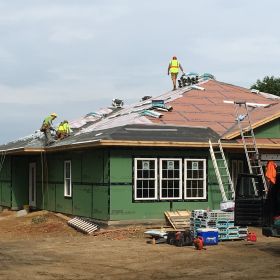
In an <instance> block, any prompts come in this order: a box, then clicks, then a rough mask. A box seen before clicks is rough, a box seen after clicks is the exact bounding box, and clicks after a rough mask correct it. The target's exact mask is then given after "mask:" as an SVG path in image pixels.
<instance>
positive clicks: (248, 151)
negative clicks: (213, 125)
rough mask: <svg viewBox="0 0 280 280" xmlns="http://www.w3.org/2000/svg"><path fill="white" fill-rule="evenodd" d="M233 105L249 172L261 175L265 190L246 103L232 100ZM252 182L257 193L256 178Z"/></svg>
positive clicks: (265, 187) (265, 188)
mask: <svg viewBox="0 0 280 280" xmlns="http://www.w3.org/2000/svg"><path fill="white" fill-rule="evenodd" d="M234 105H235V115H236V120H237V123H238V127H239V130H240V134H241V138H242V142H243V146H244V150H245V155H246V159H247V164H248V169H249V172H250V174H253V175H259V176H261V177H262V182H263V185H264V190H265V191H266V192H267V183H266V180H265V176H264V172H263V169H262V165H261V160H260V154H259V151H258V147H257V144H256V138H255V134H254V131H253V128H252V125H251V120H250V115H249V110H248V105H247V104H246V102H245V101H236V102H234ZM241 111H242V112H241ZM252 183H253V187H254V191H255V194H256V195H257V184H258V180H257V179H252Z"/></svg>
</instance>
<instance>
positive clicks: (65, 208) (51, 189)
mask: <svg viewBox="0 0 280 280" xmlns="http://www.w3.org/2000/svg"><path fill="white" fill-rule="evenodd" d="M45 158H46V160H45V164H44V166H43V169H44V182H43V192H42V180H41V179H40V178H38V182H37V205H38V208H40V209H47V210H50V211H56V212H61V213H65V214H71V215H77V216H83V217H90V218H94V219H99V220H108V219H109V213H108V212H109V210H108V207H109V204H108V201H109V197H108V196H109V191H108V190H109V187H108V182H109V176H108V162H109V158H108V153H107V152H106V151H105V150H88V151H83V152H80V151H78V152H65V153H60V154H47V155H46V156H45ZM65 160H70V161H71V173H72V196H71V197H65V196H64V161H65ZM40 167H41V166H40ZM42 193H43V194H44V195H42ZM43 201H44V206H42V205H43Z"/></svg>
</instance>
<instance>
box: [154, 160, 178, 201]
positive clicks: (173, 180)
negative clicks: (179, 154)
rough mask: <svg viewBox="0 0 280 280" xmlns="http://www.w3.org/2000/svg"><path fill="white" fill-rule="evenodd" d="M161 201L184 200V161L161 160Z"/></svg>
mask: <svg viewBox="0 0 280 280" xmlns="http://www.w3.org/2000/svg"><path fill="white" fill-rule="evenodd" d="M159 170H160V181H159V184H160V185H159V189H160V199H162V200H164V199H168V200H171V199H181V198H182V160H181V159H171V158H161V159H160V168H159Z"/></svg>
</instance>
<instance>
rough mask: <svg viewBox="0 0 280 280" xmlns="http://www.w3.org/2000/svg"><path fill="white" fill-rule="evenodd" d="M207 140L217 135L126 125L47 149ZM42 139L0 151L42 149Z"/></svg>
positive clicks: (79, 136)
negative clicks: (117, 142) (85, 144)
mask: <svg viewBox="0 0 280 280" xmlns="http://www.w3.org/2000/svg"><path fill="white" fill-rule="evenodd" d="M208 139H211V140H218V139H219V135H218V134H217V133H216V132H214V131H213V130H212V129H210V128H203V127H183V126H162V125H135V124H134V125H126V126H120V127H114V128H110V129H106V130H96V131H92V132H89V133H82V134H77V133H76V134H75V135H71V136H69V137H67V138H65V139H63V140H60V141H56V142H55V143H54V144H52V145H51V146H49V147H60V146H69V145H74V144H79V143H83V142H90V141H92V142H93V141H95V140H96V141H98V140H112V141H114V140H124V141H168V142H208ZM43 143H44V138H41V139H40V138H39V137H37V138H35V139H32V140H31V139H30V140H29V141H28V140H24V141H22V140H19V141H15V142H10V143H8V144H6V145H2V146H0V150H6V149H15V148H20V147H25V148H41V147H43ZM61 148H62V149H63V147H61Z"/></svg>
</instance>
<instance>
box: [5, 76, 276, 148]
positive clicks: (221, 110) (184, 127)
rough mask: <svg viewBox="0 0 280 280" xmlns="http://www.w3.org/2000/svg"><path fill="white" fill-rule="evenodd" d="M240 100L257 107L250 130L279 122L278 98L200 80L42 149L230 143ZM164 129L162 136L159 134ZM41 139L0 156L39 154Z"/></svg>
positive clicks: (89, 121) (76, 128) (110, 112)
mask: <svg viewBox="0 0 280 280" xmlns="http://www.w3.org/2000/svg"><path fill="white" fill-rule="evenodd" d="M153 100H160V101H162V102H164V104H165V105H166V106H167V107H168V109H166V108H154V107H153V102H152V101H153ZM240 100H242V101H245V102H251V103H254V104H257V105H258V104H259V105H260V106H262V107H260V108H258V107H257V108H254V107H250V117H251V122H252V126H253V127H254V128H256V127H258V126H260V125H263V124H265V123H267V122H270V121H272V120H274V119H276V118H279V117H280V98H279V97H277V96H274V95H271V94H266V93H260V92H257V91H253V92H251V91H250V90H249V89H246V88H242V87H239V86H234V85H231V84H227V83H223V82H220V81H216V80H213V79H200V80H199V83H198V84H196V85H190V86H186V87H184V88H180V89H178V90H176V91H170V92H167V93H164V94H162V95H160V96H157V97H156V98H151V99H148V100H145V101H140V102H136V103H134V104H131V105H128V106H125V107H123V108H117V109H116V108H112V107H110V108H105V109H102V110H99V111H97V112H91V113H89V114H87V115H85V116H84V117H82V118H80V119H78V120H75V121H72V122H70V126H71V127H72V128H73V134H72V136H70V137H68V138H67V139H64V140H62V141H59V142H57V143H55V144H53V145H51V146H50V147H47V149H48V150H55V149H66V148H67V147H68V146H71V147H73V146H75V145H76V146H75V147H78V146H84V145H85V143H88V145H89V143H91V144H90V145H101V143H102V145H105V143H107V145H109V144H110V145H115V144H116V145H120V146H121V145H123V143H126V144H127V145H134V144H135V145H150V144H151V143H153V144H155V145H167V146H170V145H171V144H170V143H173V144H172V145H177V144H175V143H180V145H182V143H184V145H185V146H187V145H190V143H196V144H195V145H198V144H197V143H200V144H201V145H202V146H203V145H204V144H203V143H207V141H208V138H212V139H215V138H217V137H218V138H223V139H228V140H231V139H234V138H236V137H237V136H239V129H238V126H237V123H236V116H235V108H234V104H233V101H240ZM264 105H265V107H264ZM171 108H172V110H171ZM169 109H170V110H169ZM145 129H146V130H145ZM164 129H165V132H163V133H161V131H164ZM168 129H171V130H170V131H168ZM167 131H168V133H166V132H167ZM171 132H172V133H171ZM180 134H181V136H180ZM42 137H43V135H42V134H41V133H40V132H39V133H37V134H33V135H30V136H28V137H26V138H24V139H18V140H16V141H13V142H10V143H8V144H7V145H2V146H0V151H1V150H11V149H17V150H20V149H23V150H25V151H27V150H28V151H31V150H36V149H38V150H40V149H41V150H42V149H43V148H44V147H43V145H42V143H43V141H42ZM207 137H208V138H207ZM218 138H217V139H218ZM128 141H130V142H128ZM131 141H132V142H134V143H132V142H131ZM275 141H276V142H277V140H275ZM275 141H270V144H271V145H273V144H275V143H276V142H275ZM140 142H141V143H140ZM234 142H235V143H236V144H237V145H238V146H239V145H240V143H238V141H233V142H232V141H231V142H230V145H233V143H234ZM149 143H150V144H149ZM164 143H165V144H164ZM187 143H188V144H187ZM277 143H278V142H277ZM178 145H179V144H178ZM43 150H44V149H43Z"/></svg>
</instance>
